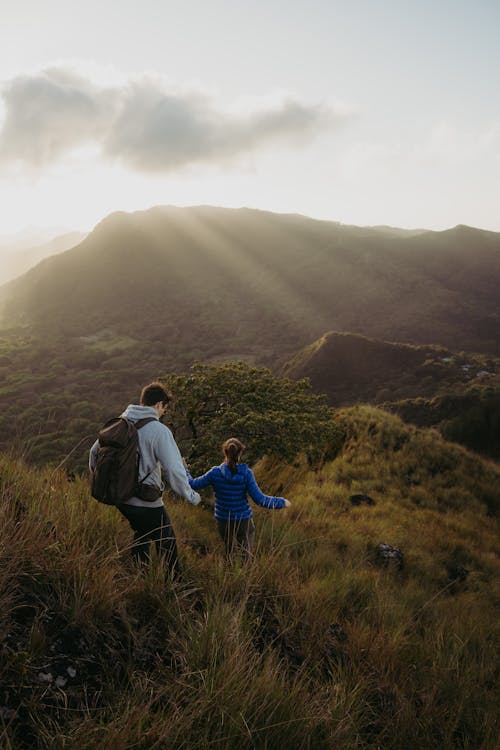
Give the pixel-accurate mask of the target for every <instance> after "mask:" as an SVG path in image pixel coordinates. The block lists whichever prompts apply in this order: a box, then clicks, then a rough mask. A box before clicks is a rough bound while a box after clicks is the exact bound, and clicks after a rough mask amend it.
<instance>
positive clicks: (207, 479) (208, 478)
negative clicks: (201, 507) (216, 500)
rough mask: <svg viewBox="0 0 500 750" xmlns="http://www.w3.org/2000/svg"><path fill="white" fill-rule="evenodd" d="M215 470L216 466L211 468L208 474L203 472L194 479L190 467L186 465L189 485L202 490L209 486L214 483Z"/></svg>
mask: <svg viewBox="0 0 500 750" xmlns="http://www.w3.org/2000/svg"><path fill="white" fill-rule="evenodd" d="M213 472H214V468H212V469H209V470H208V471H207V472H206V474H202V476H201V477H196V478H195V479H193V477H192V476H191V474H190V472H189V469H188V467H187V466H186V476H187V479H188V482H189V486H190V487H191V488H192V489H193V490H202V489H203V488H204V487H208V486H209V485H211V484H212V479H213Z"/></svg>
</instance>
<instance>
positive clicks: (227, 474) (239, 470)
mask: <svg viewBox="0 0 500 750" xmlns="http://www.w3.org/2000/svg"><path fill="white" fill-rule="evenodd" d="M247 468H248V467H247V465H246V464H237V466H236V474H231V469H230V468H229V466H228V465H227V463H226V462H225V461H224V462H223V463H221V465H220V466H219V469H220V471H221V474H222V476H223V477H224V479H227V480H228V481H230V482H231V481H233V482H234V480H235V479H236V481H237V482H238V481H241V477H242V476H243V477H245V476H246V473H247Z"/></svg>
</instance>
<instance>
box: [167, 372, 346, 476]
mask: <svg viewBox="0 0 500 750" xmlns="http://www.w3.org/2000/svg"><path fill="white" fill-rule="evenodd" d="M163 381H164V382H165V383H166V385H167V387H168V388H169V389H170V390H171V391H172V393H173V396H174V401H173V403H172V406H171V408H169V423H171V426H172V429H173V432H174V435H175V437H176V440H177V441H178V443H179V446H180V448H181V451H182V453H183V455H184V456H186V458H187V459H188V460H189V462H190V466H191V468H192V470H193V471H195V472H196V473H198V472H199V471H206V470H207V469H208V468H209V465H210V464H209V463H208V462H209V461H212V460H213V459H214V457H218V458H219V459H220V446H221V444H222V442H223V441H224V440H226V439H227V438H228V437H231V436H233V437H237V438H239V439H240V440H241V441H242V442H243V443H244V444H245V446H246V451H245V457H246V460H248V461H250V462H251V463H254V462H255V461H256V460H257V459H259V458H261V457H262V456H264V455H268V456H280V457H281V459H284V460H293V459H294V458H295V456H297V454H298V453H300V452H303V453H306V454H307V456H308V458H309V460H310V461H311V462H312V461H317V460H318V459H319V458H320V457H322V456H324V454H325V451H326V450H327V447H328V451H329V452H330V453H331V452H332V450H334V444H335V445H340V442H341V432H340V430H339V429H338V428H337V427H336V426H335V425H334V423H333V422H332V412H331V409H330V408H329V407H327V406H326V405H325V403H324V398H323V397H321V396H317V395H314V394H312V393H311V392H310V385H309V383H308V381H305V380H300V381H292V380H288V379H286V378H277V377H275V376H273V375H272V373H271V372H270V371H269V370H265V369H262V368H257V367H250V366H249V365H247V364H244V363H243V362H233V363H231V364H226V365H221V366H216V365H203V364H201V363H197V364H195V365H194V366H193V367H192V368H191V372H190V373H189V374H187V375H175V374H171V375H168V376H166V377H165V378H163ZM220 460H221V459H220ZM217 463H219V461H217Z"/></svg>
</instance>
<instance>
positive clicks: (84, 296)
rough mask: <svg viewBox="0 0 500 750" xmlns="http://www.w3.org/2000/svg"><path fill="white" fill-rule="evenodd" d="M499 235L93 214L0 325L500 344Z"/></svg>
mask: <svg viewBox="0 0 500 750" xmlns="http://www.w3.org/2000/svg"><path fill="white" fill-rule="evenodd" d="M499 281H500V235H499V234H495V233H492V232H483V231H481V230H477V229H471V228H468V227H457V228H455V229H454V230H450V231H447V232H423V233H419V234H417V235H414V234H412V233H410V235H409V236H408V235H406V234H403V235H402V236H400V235H398V234H394V233H384V232H381V231H380V230H379V229H375V230H372V229H369V228H358V227H350V226H343V225H340V224H336V223H333V222H324V221H316V220H313V219H308V218H307V217H303V216H297V215H279V214H271V213H267V212H263V211H255V210H250V209H237V210H234V209H221V208H212V207H207V206H200V207H193V208H174V207H157V208H154V209H151V210H149V211H145V212H137V213H134V214H124V213H118V214H113V215H111V216H109V217H108V218H107V219H105V220H104V221H102V222H101V223H100V224H99V225H98V226H97V227H96V228H95V230H94V231H93V232H91V233H90V235H89V236H88V237H87V238H86V239H85V240H84V241H83V242H81V243H80V244H79V245H78V246H77V247H75V248H73V249H71V250H70V251H67V252H66V253H63V254H60V255H58V256H56V257H53V258H49V259H47V260H45V261H43V262H42V263H41V264H39V265H38V266H37V267H36V268H34V269H32V270H31V271H30V272H28V273H27V274H25V275H24V276H23V277H21V278H20V279H16V280H15V281H13V282H11V283H10V284H8V285H6V286H5V287H3V288H2V291H1V298H2V300H3V316H4V321H5V322H10V323H13V322H16V321H22V322H23V323H24V324H30V325H41V326H42V327H44V328H45V329H46V330H47V329H48V330H51V331H58V332H63V333H64V334H68V335H98V334H99V331H101V330H103V329H105V328H110V327H111V328H112V329H113V330H116V331H117V332H119V333H127V334H129V335H132V336H133V337H137V338H138V339H141V340H142V339H144V338H146V339H150V340H152V341H153V340H155V337H156V339H158V338H159V337H163V340H167V339H168V340H169V341H170V342H171V343H172V346H173V349H178V348H179V347H180V348H182V346H184V348H186V346H187V347H188V348H189V347H192V348H195V349H197V350H199V351H200V352H202V353H204V355H205V356H207V355H208V356H209V355H210V353H214V351H212V352H210V351H208V350H217V351H223V352H225V353H228V354H234V353H239V352H241V351H242V349H243V350H245V349H250V350H251V351H252V352H253V353H255V354H256V355H257V356H260V357H261V359H262V360H265V359H266V356H267V357H268V360H269V359H273V358H275V357H276V356H280V355H281V354H286V353H287V352H288V353H290V352H292V351H294V350H297V347H298V346H301V345H305V344H307V343H308V342H309V341H311V340H312V339H315V338H317V337H319V336H321V335H322V334H323V332H324V331H325V330H332V329H333V330H343V331H351V332H355V333H362V334H363V335H366V336H372V337H376V338H384V339H388V340H394V341H404V342H409V343H428V342H429V341H431V342H433V343H439V344H441V345H444V346H448V347H452V348H455V349H468V350H474V351H477V350H479V351H484V352H491V353H499V352H500V342H499V340H498V336H497V331H498V323H499V310H498V294H497V289H498V283H499Z"/></svg>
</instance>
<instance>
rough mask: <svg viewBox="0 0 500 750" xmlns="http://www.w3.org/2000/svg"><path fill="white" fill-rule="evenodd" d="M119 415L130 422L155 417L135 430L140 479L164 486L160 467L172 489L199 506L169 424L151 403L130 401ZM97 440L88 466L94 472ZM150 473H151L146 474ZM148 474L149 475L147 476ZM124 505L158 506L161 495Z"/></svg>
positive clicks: (136, 499)
mask: <svg viewBox="0 0 500 750" xmlns="http://www.w3.org/2000/svg"><path fill="white" fill-rule="evenodd" d="M121 416H122V417H127V419H130V420H131V421H132V422H138V421H139V419H145V418H146V417H154V419H155V421H154V422H148V424H146V425H144V427H141V429H140V430H138V432H137V435H138V441H139V454H140V460H139V481H142V479H144V478H146V477H147V478H146V479H145V484H154V485H155V486H156V487H161V489H162V490H164V489H165V485H164V484H163V482H162V480H161V469H162V468H163V471H164V473H165V476H166V478H167V481H168V483H169V485H170V487H171V488H172V489H173V491H174V492H175V493H176V494H177V495H180V496H181V497H183V498H184V499H185V500H187V501H188V502H189V503H192V505H198V503H199V502H200V499H201V498H200V496H199V495H198V493H197V492H195V491H194V490H192V489H191V487H190V486H189V482H188V480H187V477H186V470H185V468H184V464H183V463H182V457H181V454H180V452H179V448H178V447H177V443H176V442H175V440H174V436H173V435H172V433H171V432H170V430H169V429H168V427H167V426H166V425H164V424H162V423H161V422H160V420H159V419H158V414H157V413H156V409H155V408H154V407H153V406H139V405H136V404H130V406H127V408H126V409H125V411H124V412H123V414H122V415H121ZM98 448H99V441H98V440H96V442H95V443H94V445H93V446H92V448H91V449H90V456H89V468H90V470H91V471H93V469H94V467H95V464H96V459H97V450H98ZM149 472H151V473H149ZM148 474H149V476H147V475H148ZM124 505H136V506H138V507H141V508H158V507H161V506H162V505H163V498H161V497H160V498H159V499H158V500H155V501H154V502H153V503H148V502H147V501H145V500H141V499H140V498H138V497H132V498H130V500H127V501H126V502H125V503H124Z"/></svg>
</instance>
